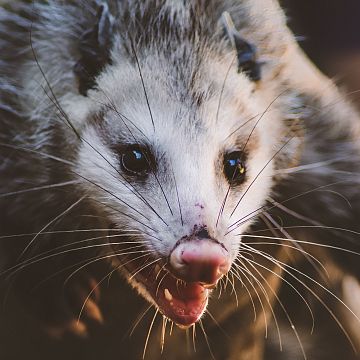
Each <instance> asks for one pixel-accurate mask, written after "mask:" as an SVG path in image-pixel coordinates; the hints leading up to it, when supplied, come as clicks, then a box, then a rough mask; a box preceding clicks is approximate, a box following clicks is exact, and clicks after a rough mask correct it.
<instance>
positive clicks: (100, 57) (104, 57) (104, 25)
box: [74, 3, 114, 96]
mask: <svg viewBox="0 0 360 360" xmlns="http://www.w3.org/2000/svg"><path fill="white" fill-rule="evenodd" d="M113 23H114V22H113V16H112V15H111V13H110V11H109V7H108V5H107V4H105V3H103V4H101V5H100V8H99V10H98V12H97V15H96V23H95V25H94V26H93V28H91V29H90V30H87V31H86V32H84V34H83V35H82V36H81V39H80V44H79V53H80V59H79V60H78V62H77V63H76V64H75V67H74V72H75V75H76V76H77V79H78V84H79V92H80V94H81V95H84V96H86V95H87V92H88V90H90V89H92V88H94V86H95V78H96V77H97V76H98V75H99V74H100V72H101V71H102V70H103V68H104V67H105V66H106V65H107V64H111V56H110V52H111V47H112V43H113V34H112V30H113Z"/></svg>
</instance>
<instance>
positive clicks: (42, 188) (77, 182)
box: [0, 180, 79, 198]
mask: <svg viewBox="0 0 360 360" xmlns="http://www.w3.org/2000/svg"><path fill="white" fill-rule="evenodd" d="M75 184H79V181H76V180H73V181H65V182H62V183H58V184H50V185H44V186H37V187H33V188H30V189H23V190H19V191H13V192H8V193H3V194H0V198H5V197H9V196H14V195H20V194H25V193H30V192H35V191H41V190H49V189H57V188H61V187H66V186H69V185H75Z"/></svg>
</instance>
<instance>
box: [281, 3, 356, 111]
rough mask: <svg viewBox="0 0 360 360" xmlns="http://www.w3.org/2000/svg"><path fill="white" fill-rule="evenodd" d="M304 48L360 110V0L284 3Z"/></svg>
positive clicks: (292, 27)
mask: <svg viewBox="0 0 360 360" xmlns="http://www.w3.org/2000/svg"><path fill="white" fill-rule="evenodd" d="M280 2H281V4H282V6H283V7H284V9H285V12H286V14H287V16H288V20H289V25H290V27H291V29H292V30H293V32H294V33H295V35H296V36H297V38H298V41H299V44H300V46H301V47H302V48H303V49H304V50H305V51H306V53H307V54H308V55H309V57H310V58H311V59H312V60H313V61H314V62H315V63H316V64H317V65H318V67H319V68H320V69H321V70H322V71H323V72H324V73H325V74H327V75H328V76H330V77H331V78H333V79H334V80H335V81H336V83H337V84H338V85H340V87H342V88H344V91H345V92H350V93H351V96H350V98H351V99H352V100H353V101H354V102H355V103H356V104H357V106H358V108H359V109H360V91H359V92H355V91H358V90H359V89H360V0H280Z"/></svg>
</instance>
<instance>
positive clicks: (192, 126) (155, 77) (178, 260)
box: [0, 0, 360, 359]
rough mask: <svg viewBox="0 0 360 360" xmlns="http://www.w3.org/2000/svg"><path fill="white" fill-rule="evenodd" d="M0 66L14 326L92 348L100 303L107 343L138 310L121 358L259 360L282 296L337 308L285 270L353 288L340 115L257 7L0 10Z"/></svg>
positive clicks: (4, 259) (59, 5)
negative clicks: (138, 336) (139, 333)
mask: <svg viewBox="0 0 360 360" xmlns="http://www.w3.org/2000/svg"><path fill="white" fill-rule="evenodd" d="M0 69H1V70H0V130H1V131H0V159H1V162H0V172H1V177H0V202H1V220H0V229H1V236H2V239H1V269H2V273H1V274H2V276H3V281H2V283H3V289H4V290H3V293H4V297H6V295H7V294H10V295H9V296H10V297H11V299H12V300H13V301H15V302H16V303H17V307H16V309H23V311H24V313H25V314H26V316H28V317H31V318H32V319H33V320H32V321H34V322H36V324H35V325H34V327H32V329H37V331H38V332H40V331H44V333H46V334H49V335H50V336H53V337H58V338H63V337H64V336H65V337H66V335H67V333H69V332H75V333H77V334H78V335H79V336H92V334H93V330H92V326H93V325H94V324H93V323H94V322H96V323H102V322H105V326H106V323H107V321H110V322H111V320H109V318H110V319H111V318H112V317H113V316H114V315H113V314H114V309H113V311H112V312H110V311H109V310H108V308H107V307H106V306H105V305H104V304H102V300H101V299H102V297H108V298H118V299H119V302H118V303H116V302H114V301H113V308H115V309H116V310H115V313H116V312H117V313H118V315H117V317H118V319H117V321H114V325H113V328H114V329H117V330H116V331H117V332H116V333H113V336H114V337H115V334H116V335H117V336H119V337H120V335H118V334H122V335H121V336H123V335H124V334H125V333H126V332H127V331H129V332H131V333H132V332H133V331H135V332H136V329H135V330H134V329H131V323H133V324H134V326H135V327H136V326H137V325H138V324H139V323H140V324H142V321H144V320H143V315H144V314H142V312H141V311H140V310H139V309H142V308H143V306H144V304H148V305H145V309H146V308H148V310H149V309H154V313H153V314H154V315H151V316H150V320H149V324H147V326H149V325H150V328H149V332H148V333H147V334H146V333H145V334H144V336H143V337H142V343H141V346H139V343H138V341H137V342H133V343H131V342H130V340H129V336H128V335H125V340H124V342H123V345H122V350H121V354H126V355H122V357H123V358H127V359H138V358H141V356H143V357H146V358H154V359H156V358H159V357H160V356H161V352H163V351H165V357H166V358H169V359H170V358H171V359H185V358H186V359H187V358H189V359H198V358H199V359H200V358H201V359H203V358H210V357H211V356H212V357H214V358H216V359H262V358H263V357H264V336H265V333H266V332H267V331H268V330H267V325H268V323H270V322H271V321H273V322H274V323H275V325H276V326H277V320H276V315H275V314H274V311H273V306H274V305H275V304H276V303H279V304H280V306H281V307H283V308H284V306H283V305H282V302H281V301H280V300H279V296H278V294H279V289H280V285H281V284H282V283H284V281H285V282H286V283H285V286H286V285H289V286H290V287H291V288H292V289H293V290H294V291H295V292H297V294H298V296H300V297H301V298H302V299H303V300H304V301H306V299H305V298H304V297H303V295H302V293H303V292H304V290H305V292H309V293H313V295H314V296H315V297H316V298H317V300H319V299H320V301H321V299H322V298H324V297H325V295H329V294H331V295H332V297H333V300H336V301H337V302H338V303H341V299H340V298H339V296H340V295H337V293H334V292H332V291H331V290H328V289H327V286H325V285H322V284H323V283H322V282H320V281H322V280H319V278H321V276H320V275H314V273H312V272H310V270H306V271H309V272H305V273H304V274H305V275H300V274H299V272H300V270H298V268H297V267H296V266H297V264H298V263H300V262H303V263H305V262H306V263H308V264H309V266H310V268H311V269H312V270H316V272H315V273H316V274H317V273H318V272H319V273H320V274H323V275H324V274H325V273H326V272H325V271H324V269H323V267H324V265H323V264H322V261H326V262H327V264H326V268H327V269H332V268H334V269H336V272H337V273H338V272H340V273H341V274H342V271H344V272H346V273H349V274H351V275H352V276H353V277H355V278H357V277H359V275H360V272H359V270H360V269H359V266H358V258H357V251H358V250H359V244H360V241H359V239H358V237H359V231H360V227H359V224H358V221H357V219H358V218H359V210H360V198H359V195H358V193H359V191H358V189H359V180H358V179H359V177H358V173H359V167H360V154H359V150H360V147H359V146H360V144H359V134H360V121H359V120H360V119H359V115H358V113H357V112H356V110H355V109H354V107H353V106H352V105H351V104H350V102H348V101H347V100H346V99H345V96H343V95H342V94H341V93H340V91H339V90H338V89H337V87H336V86H335V84H334V83H333V82H332V81H331V80H329V79H328V78H326V77H325V76H324V75H322V74H321V73H320V72H319V71H318V70H317V69H316V68H315V67H314V66H313V65H312V64H311V63H310V61H309V60H308V59H307V58H306V57H305V56H304V54H303V53H302V51H301V50H300V49H299V47H298V45H297V43H296V41H295V39H294V36H293V34H292V33H291V32H290V30H288V28H287V27H286V18H285V15H284V13H283V12H282V10H281V9H280V7H279V4H278V3H277V2H276V1H272V0H267V1H260V0H221V1H220V0H210V1H205V0H204V1H203V0H200V1H198V0H197V1H195V0H194V1H175V0H144V1H138V0H108V1H95V0H89V1H71V0H69V1H60V0H49V1H44V2H41V1H34V2H28V1H21V0H19V1H11V2H5V4H4V5H3V6H2V8H1V10H0ZM340 269H341V270H340ZM118 275H120V276H119V278H120V279H124V280H126V281H124V282H122V281H121V280H119V279H117V282H116V286H112V287H111V288H110V289H109V288H107V286H106V284H107V283H108V282H109V281H110V279H113V278H117V277H118ZM285 275H288V276H289V280H286V279H285V280H284V281H283V279H284V276H285ZM301 276H302V277H301ZM316 276H318V277H316ZM294 278H299V279H300V280H299V281H300V283H302V285H303V289H302V290H297V287H296V286H295V285H293V283H294V282H295V283H296V279H294ZM331 280H333V279H331ZM337 281H338V280H336V281H335V280H334V282H337ZM330 282H331V281H330ZM340 283H341V281H340ZM315 288H316V289H315ZM324 294H325V295H324ZM100 295H101V298H100ZM331 295H330V297H331ZM208 306H209V310H208V309H207V308H208ZM325 306H327V305H326V304H325ZM341 306H343V308H345V311H347V312H348V314H349V313H350V315H351V317H352V318H355V319H356V314H355V312H354V311H353V310H352V309H351V308H350V307H349V306H347V305H346V304H341ZM5 308H6V307H5ZM284 310H286V309H284ZM328 310H329V312H330V313H332V311H331V309H328ZM17 311H18V310H17ZM149 311H152V310H149ZM13 312H14V313H15V312H16V311H13ZM147 314H148V313H145V315H144V316H145V317H146V316H147ZM287 316H288V315H287ZM159 318H160V319H163V321H162V328H161V329H160V333H159V334H160V335H159V336H160V347H159V346H158V345H157V346H155V345H154V342H155V341H149V340H151V339H150V337H151V330H152V327H153V325H154V323H156V321H157V320H158V319H159ZM34 319H36V320H34ZM206 319H210V320H211V319H212V320H213V321H214V323H212V324H211V325H209V324H206V326H205V325H204V323H203V321H205V320H206ZM336 319H337V318H336V316H334V322H336ZM287 320H288V322H289V325H288V326H289V328H290V329H291V331H292V332H293V333H294V334H295V336H296V337H297V338H298V339H299V338H300V336H299V334H298V331H297V329H296V326H295V324H294V323H293V321H292V320H291V317H289V316H288V319H287ZM339 322H340V327H343V326H345V327H346V325H342V322H341V321H339ZM174 324H175V325H177V327H178V328H179V329H181V331H180V330H175V329H174V335H173V337H171V336H170V333H172V331H173V329H172V326H173V325H174ZM167 325H168V326H167ZM169 328H170V330H169ZM40 329H41V330H40ZM119 329H120V330H119ZM182 329H187V333H188V334H190V333H189V329H191V331H192V334H193V335H192V336H193V344H194V347H196V349H194V351H193V350H189V349H187V347H186V342H185V340H184V337H182V336H181V334H182ZM146 330H147V329H146ZM96 331H100V332H101V330H96ZM96 331H95V333H96ZM153 331H155V330H153ZM196 331H197V334H198V335H197V336H195V335H196ZM344 331H345V332H346V329H344ZM348 331H351V330H348ZM201 332H202V333H203V335H202V336H200V333H201ZM223 332H224V333H225V334H226V335H224V334H223ZM26 336H28V335H26V334H25V338H26ZM98 336H100V335H98ZM349 337H350V338H351V336H349ZM93 338H95V339H96V336H94V335H93ZM220 338H221V339H222V340H219V339H220ZM154 340H155V339H154ZM350 340H351V339H350ZM115 341H116V340H115ZM182 341H183V342H182ZM59 344H61V341H60V342H59ZM130 344H131V345H130ZM91 345H92V344H91V343H88V345H87V350H86V351H87V352H86V356H87V358H91V357H93V356H95V358H98V357H99V354H97V355H94V353H93V352H92V350H91V349H92V346H91ZM54 346H55V345H54ZM56 346H59V345H56ZM60 348H61V345H60ZM299 348H300V350H301V351H300V352H301V353H302V355H303V356H304V357H306V349H305V348H304V345H303V344H302V342H301V339H299ZM50 349H54V347H51V346H50ZM71 351H74V350H73V349H72V350H71ZM102 351H104V350H102ZM118 351H119V350H118V349H114V348H111V349H109V346H106V354H109V355H108V357H109V358H110V357H112V356H113V355H110V354H116V352H118ZM12 352H13V353H12V354H14V349H13V348H12ZM15 353H16V351H15ZM50 353H51V354H52V356H57V355H56V352H54V351H52V352H51V350H50ZM79 354H82V355H77V356H78V358H82V356H84V354H85V353H79ZM15 356H16V355H15ZM40 356H42V355H40ZM46 356H48V355H44V358H45V357H46ZM61 356H63V355H61ZM67 356H69V355H67ZM73 356H74V357H76V356H75V355H73ZM104 356H105V355H104V353H103V354H102V357H104Z"/></svg>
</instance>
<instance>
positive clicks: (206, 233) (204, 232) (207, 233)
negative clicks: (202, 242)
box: [195, 227, 210, 239]
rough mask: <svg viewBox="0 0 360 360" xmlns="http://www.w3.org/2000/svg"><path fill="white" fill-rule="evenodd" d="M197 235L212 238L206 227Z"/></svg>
mask: <svg viewBox="0 0 360 360" xmlns="http://www.w3.org/2000/svg"><path fill="white" fill-rule="evenodd" d="M195 235H196V237H197V238H198V239H210V235H209V232H208V230H207V228H206V227H203V228H201V229H200V230H199V231H197V232H196V234H195Z"/></svg>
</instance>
